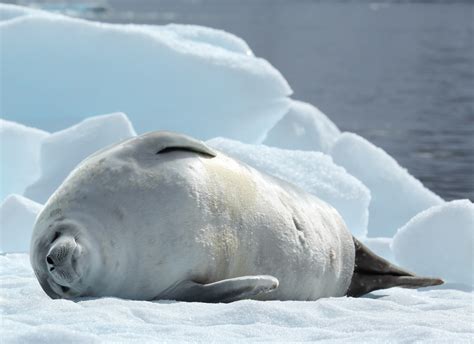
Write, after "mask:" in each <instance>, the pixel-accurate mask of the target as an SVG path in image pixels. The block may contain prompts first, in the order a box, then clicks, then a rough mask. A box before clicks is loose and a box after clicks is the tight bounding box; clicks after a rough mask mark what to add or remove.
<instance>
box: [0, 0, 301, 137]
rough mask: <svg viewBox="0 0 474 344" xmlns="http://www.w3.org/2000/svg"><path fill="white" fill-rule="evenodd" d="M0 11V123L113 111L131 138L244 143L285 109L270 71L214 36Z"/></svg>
mask: <svg viewBox="0 0 474 344" xmlns="http://www.w3.org/2000/svg"><path fill="white" fill-rule="evenodd" d="M0 13H3V14H1V16H2V17H3V18H6V19H3V20H2V21H1V22H0V36H1V37H2V62H1V63H2V81H1V82H2V85H1V86H2V92H1V95H0V97H1V98H0V103H1V104H2V107H1V113H0V115H1V116H2V117H3V118H6V119H11V120H15V121H18V122H21V123H25V124H28V125H32V126H35V127H38V128H45V129H47V130H49V131H55V130H59V129H62V128H65V127H67V126H70V125H72V124H73V123H76V122H77V121H78V120H80V119H83V118H85V117H87V116H90V115H97V114H103V113H111V112H117V111H121V112H125V113H127V115H128V116H129V117H130V119H131V120H132V121H133V123H134V126H135V128H136V130H137V131H138V132H139V133H143V132H147V131H154V130H163V129H166V130H172V131H178V132H183V133H186V134H190V135H192V136H195V137H198V138H201V139H206V138H212V137H215V136H221V135H223V136H227V137H231V138H236V139H239V140H242V141H248V142H254V141H258V140H261V139H262V138H263V135H264V133H265V132H266V131H267V130H268V128H270V127H271V126H272V125H273V124H274V123H275V122H277V121H278V120H279V119H280V118H281V117H282V116H283V115H284V114H285V113H286V112H287V110H288V106H289V102H290V99H289V98H288V96H289V95H290V94H291V93H292V91H291V88H290V87H289V85H288V83H287V82H286V80H285V79H284V78H283V76H282V75H281V74H280V72H278V71H277V70H276V69H275V68H274V67H272V66H271V65H270V64H269V63H268V62H267V61H266V60H264V59H261V58H257V57H255V56H254V55H253V53H252V52H251V50H250V49H249V48H248V46H247V45H246V44H245V43H243V41H242V40H240V39H238V38H236V37H235V36H233V35H231V34H228V33H225V32H223V31H218V30H212V29H208V28H206V29H204V28H199V27H196V26H180V25H169V26H164V27H162V26H153V27H150V26H149V25H123V24H104V23H97V22H91V21H86V20H82V19H76V18H70V17H66V16H63V15H59V14H51V13H47V12H43V11H37V10H35V11H28V10H24V9H22V8H18V7H16V6H13V5H4V4H3V5H0ZM25 99H28V101H25ZM45 115H47V117H46V116H45ZM46 118H47V119H46Z"/></svg>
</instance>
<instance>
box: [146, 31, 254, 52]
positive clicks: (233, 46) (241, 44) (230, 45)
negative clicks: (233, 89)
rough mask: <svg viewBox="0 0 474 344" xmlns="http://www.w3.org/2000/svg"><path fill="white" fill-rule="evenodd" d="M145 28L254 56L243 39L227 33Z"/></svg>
mask: <svg viewBox="0 0 474 344" xmlns="http://www.w3.org/2000/svg"><path fill="white" fill-rule="evenodd" d="M145 27H148V28H150V29H154V30H155V29H156V30H162V31H166V32H168V33H169V34H170V35H176V39H180V40H192V41H195V42H199V43H204V44H210V45H213V46H217V47H221V48H224V49H226V50H229V51H232V52H235V53H241V54H245V55H249V56H254V55H253V52H252V50H251V49H250V47H249V46H248V45H247V43H246V42H245V41H244V40H243V39H241V38H240V37H237V36H234V35H232V34H229V33H227V32H225V31H221V30H216V29H211V28H208V27H203V26H197V25H177V24H168V25H164V26H155V25H148V26H145ZM211 49H212V47H211Z"/></svg>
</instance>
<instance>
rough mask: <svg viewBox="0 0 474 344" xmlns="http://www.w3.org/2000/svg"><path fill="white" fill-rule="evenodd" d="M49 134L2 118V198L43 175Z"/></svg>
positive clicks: (0, 126)
mask: <svg viewBox="0 0 474 344" xmlns="http://www.w3.org/2000/svg"><path fill="white" fill-rule="evenodd" d="M0 93H1V92H0ZM0 108H1V106H0ZM48 135H49V133H47V132H45V131H43V130H39V129H35V128H29V127H26V126H24V125H22V124H19V123H15V122H10V121H6V120H3V119H0V153H1V157H2V164H1V168H0V180H1V186H0V200H3V199H4V198H5V197H6V196H7V195H9V194H12V193H16V194H22V193H23V192H24V191H25V188H26V187H27V186H28V185H29V184H31V183H33V182H34V181H35V180H36V179H37V178H38V177H39V173H40V170H39V156H40V146H41V142H42V141H43V140H44V139H45V138H46V137H48Z"/></svg>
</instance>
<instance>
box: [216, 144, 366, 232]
mask: <svg viewBox="0 0 474 344" xmlns="http://www.w3.org/2000/svg"><path fill="white" fill-rule="evenodd" d="M207 144H209V145H210V146H212V147H214V148H216V149H218V150H220V151H222V152H224V153H225V154H228V155H229V156H231V157H233V158H236V159H238V160H240V161H243V162H245V163H247V164H248V165H250V166H252V167H254V168H256V169H258V170H260V171H264V172H266V173H268V174H270V175H273V176H275V177H278V178H280V179H283V180H286V181H288V182H290V183H293V184H295V185H297V186H299V187H300V188H302V189H303V190H305V191H306V192H309V193H312V194H314V195H316V196H317V197H319V198H320V199H322V200H323V201H326V202H327V203H329V204H331V205H332V206H333V207H334V208H336V209H337V210H338V211H339V213H340V214H341V215H342V217H343V219H344V221H345V222H346V224H347V226H348V228H349V230H350V231H351V232H352V234H354V235H356V236H358V237H362V236H364V235H365V234H366V230H367V219H368V210H367V208H368V206H369V202H370V191H369V190H368V189H367V188H366V187H365V186H364V185H363V184H362V183H361V182H360V181H358V180H357V179H356V178H354V177H353V176H351V175H350V174H348V173H347V172H346V171H345V170H344V169H343V168H341V167H340V166H337V165H336V164H334V163H333V161H332V159H331V157H330V156H328V155H325V154H322V153H320V152H304V151H291V150H285V149H279V148H274V147H268V146H265V145H250V144H245V143H241V142H238V141H233V140H229V139H225V138H214V139H212V140H209V141H207Z"/></svg>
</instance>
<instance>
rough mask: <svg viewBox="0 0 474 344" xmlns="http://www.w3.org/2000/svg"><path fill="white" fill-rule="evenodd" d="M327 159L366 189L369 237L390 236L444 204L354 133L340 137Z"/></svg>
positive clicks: (384, 153) (401, 168) (387, 156)
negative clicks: (432, 207) (413, 219)
mask: <svg viewBox="0 0 474 344" xmlns="http://www.w3.org/2000/svg"><path fill="white" fill-rule="evenodd" d="M331 156H332V158H333V159H334V162H335V163H336V164H338V165H340V166H342V167H344V168H345V169H346V170H347V172H348V173H350V174H351V175H353V176H354V177H356V178H357V179H359V180H360V181H361V182H362V183H364V184H365V185H366V186H367V187H368V188H369V189H370V192H371V195H372V200H371V203H370V207H369V212H370V218H369V225H368V236H369V237H393V235H394V234H395V232H396V230H397V228H400V227H401V226H402V225H404V224H405V223H406V222H407V221H408V220H409V219H411V218H412V217H413V216H415V215H416V214H418V213H419V212H420V211H423V210H425V209H427V208H429V207H431V206H434V205H439V204H442V203H443V202H444V201H443V199H441V197H439V196H438V195H436V194H435V193H433V192H432V191H430V190H428V189H427V188H425V187H424V186H423V184H422V183H421V182H420V181H419V180H417V179H416V178H415V177H413V176H412V175H411V174H409V173H408V171H407V170H406V169H404V168H403V167H401V166H400V165H399V164H398V163H397V162H396V161H395V160H394V159H393V158H392V157H391V156H390V155H388V154H387V153H386V152H385V151H384V150H382V149H381V148H379V147H377V146H375V145H373V144H372V143H370V142H369V141H367V140H365V139H364V138H362V137H360V136H359V135H357V134H353V133H347V132H346V133H343V134H341V136H340V137H339V138H338V139H337V141H336V142H335V143H334V145H333V147H332V148H331Z"/></svg>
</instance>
